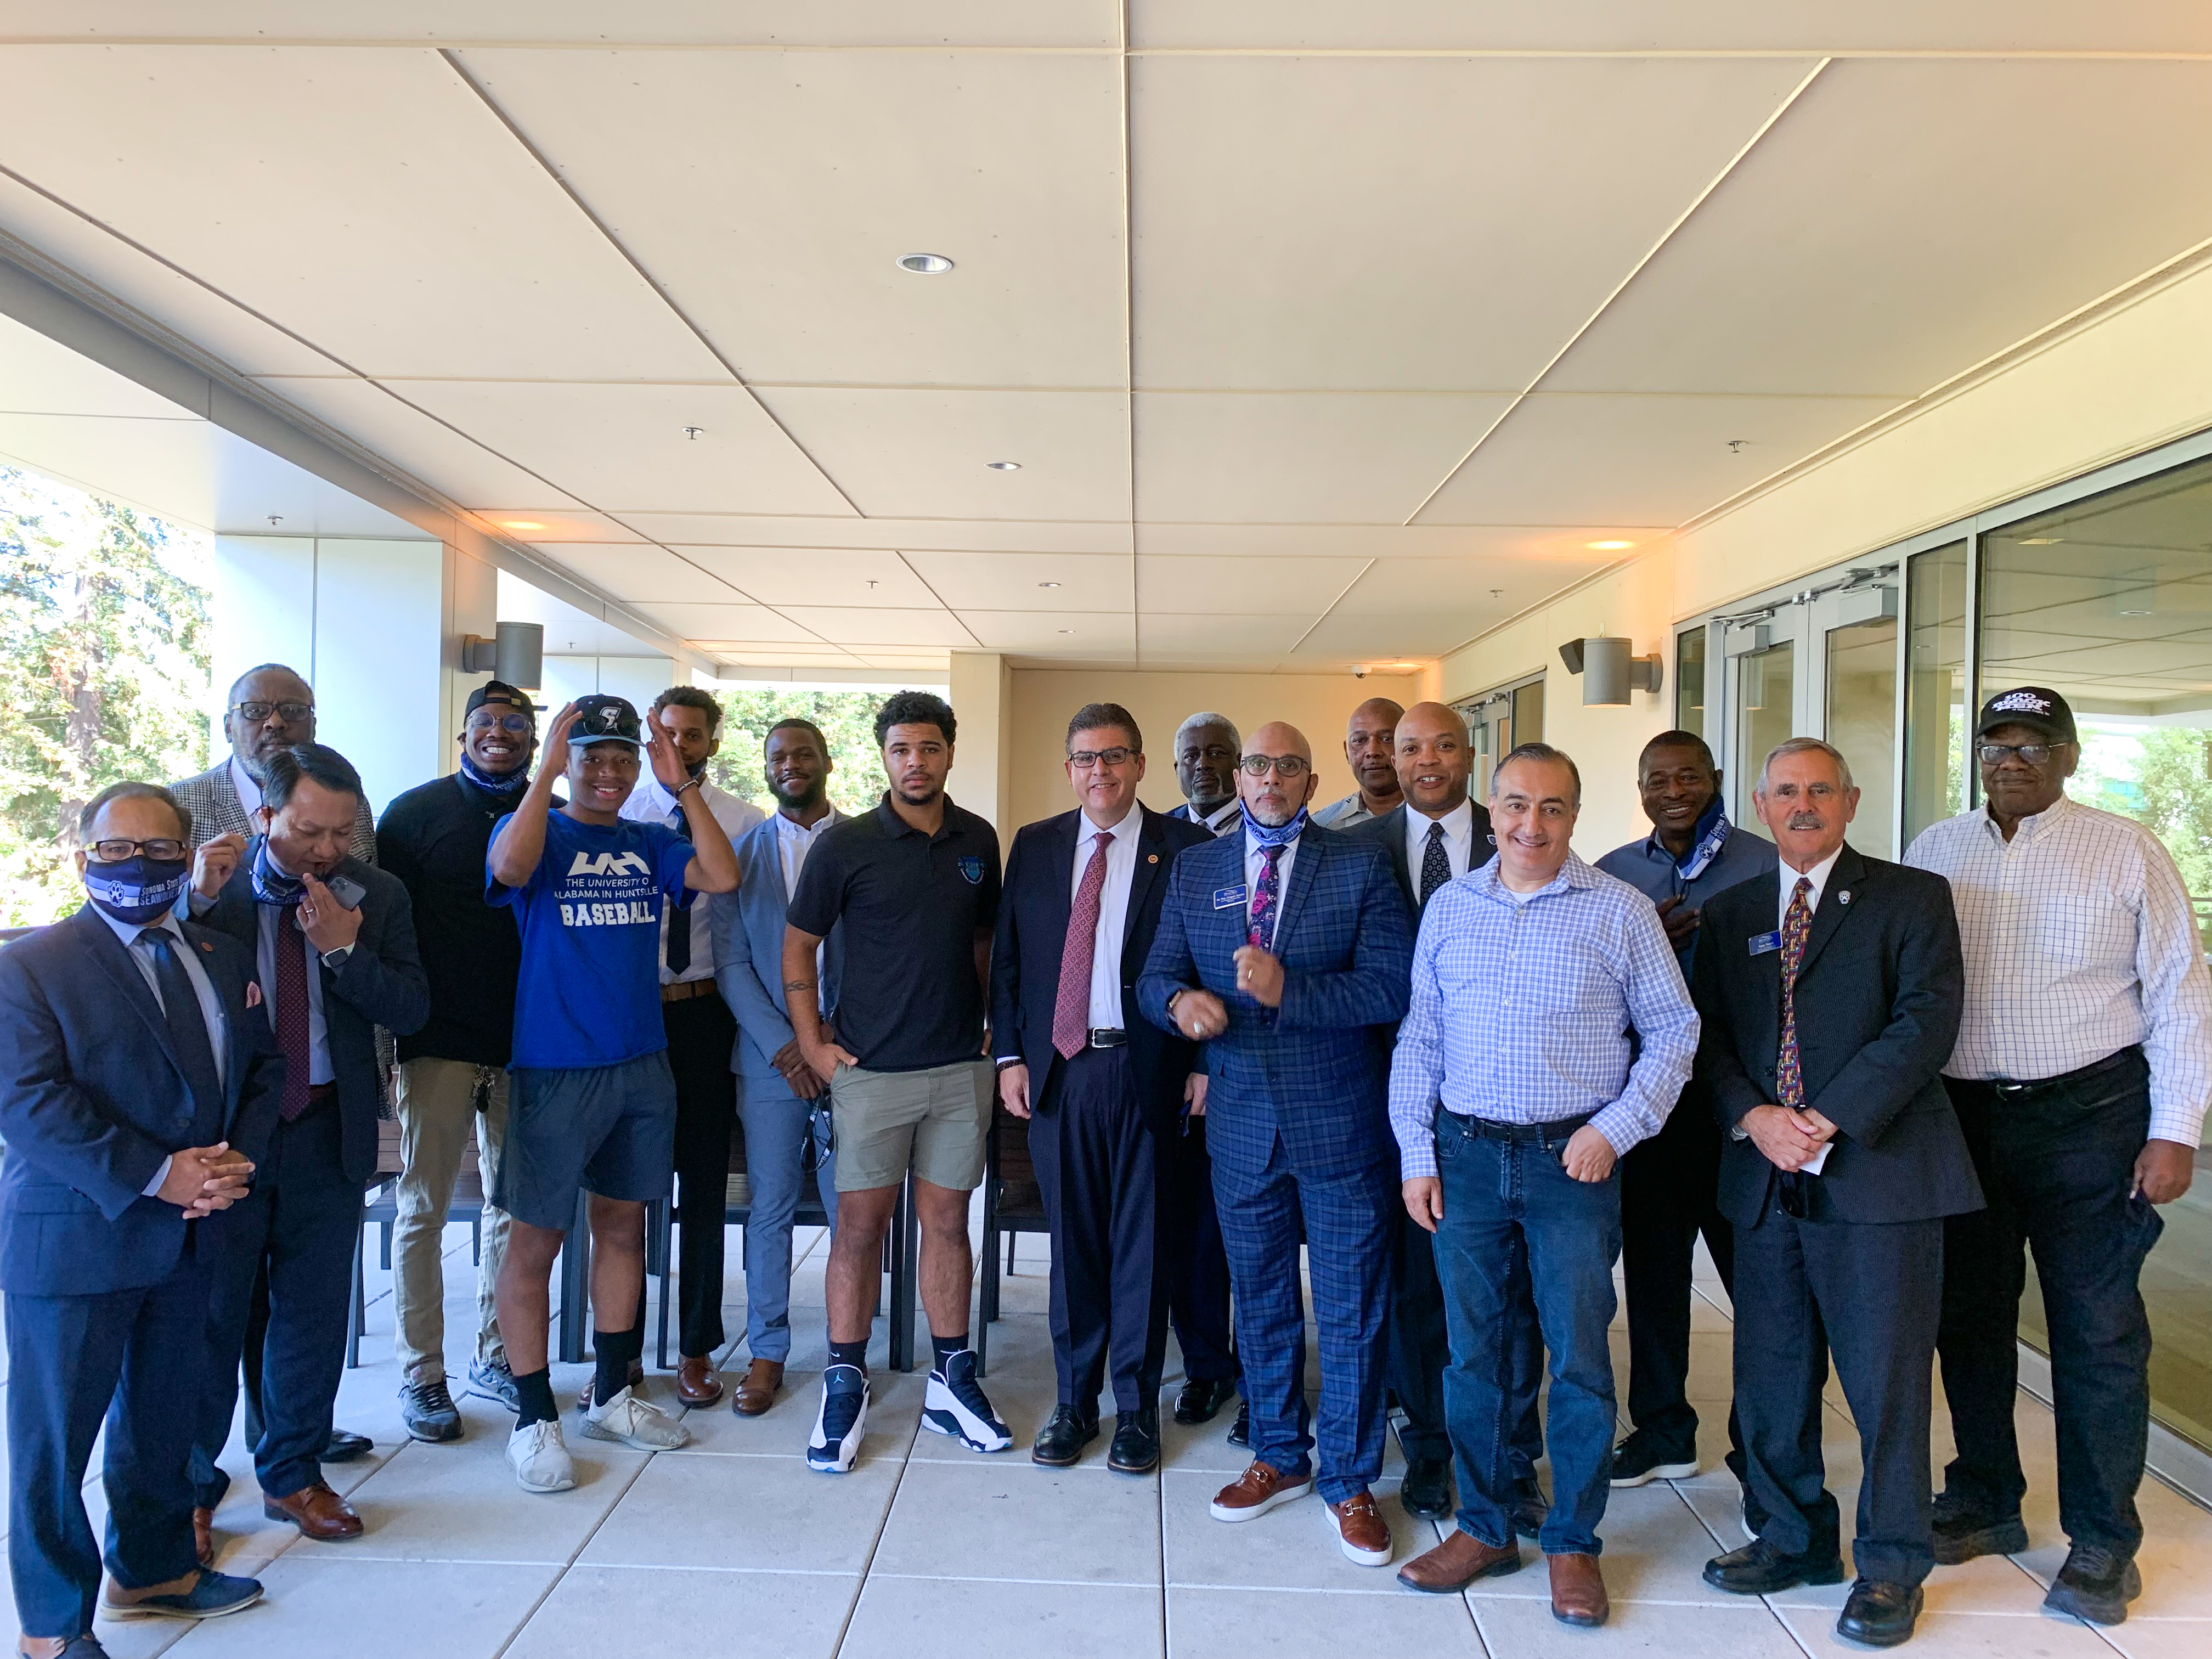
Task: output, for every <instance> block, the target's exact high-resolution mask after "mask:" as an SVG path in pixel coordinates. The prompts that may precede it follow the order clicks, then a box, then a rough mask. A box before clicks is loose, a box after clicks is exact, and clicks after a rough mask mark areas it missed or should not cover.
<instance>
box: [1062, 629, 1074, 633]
mask: <svg viewBox="0 0 2212 1659" xmlns="http://www.w3.org/2000/svg"><path fill="white" fill-rule="evenodd" d="M1074 631H1075V630H1074V629H1072V628H1063V629H1060V632H1061V633H1063V634H1073V632H1074Z"/></svg>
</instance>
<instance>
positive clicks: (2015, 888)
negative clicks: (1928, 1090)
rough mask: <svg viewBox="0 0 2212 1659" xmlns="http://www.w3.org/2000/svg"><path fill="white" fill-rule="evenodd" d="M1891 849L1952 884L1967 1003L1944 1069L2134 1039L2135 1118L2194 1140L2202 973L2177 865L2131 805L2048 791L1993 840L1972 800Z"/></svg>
mask: <svg viewBox="0 0 2212 1659" xmlns="http://www.w3.org/2000/svg"><path fill="white" fill-rule="evenodd" d="M1905 862H1906V863H1907V864H1910V865H1913V866H1917V867H1918V868H1920V869H1923V870H1932V871H1934V872H1936V874H1937V875H1939V876H1942V878H1944V879H1945V880H1947V881H1948V882H1949V883H1950V884H1951V902H1952V904H1953V906H1954V908H1956V909H1957V911H1958V914H1959V939H1960V945H1961V946H1962V948H1963V949H1964V951H1965V954H1966V1013H1965V1017H1964V1018H1962V1019H1961V1020H1960V1024H1959V1042H1958V1045H1957V1047H1955V1048H1953V1050H1952V1051H1951V1059H1950V1062H1949V1063H1948V1065H1946V1066H1944V1067H1943V1071H1944V1073H1945V1075H1947V1076H1949V1077H1955V1078H1966V1079H1978V1080H1982V1081H1989V1080H1991V1079H1997V1080H2002V1081H2007V1082H2015V1083H2029V1082H2035V1081H2038V1080H2039V1079H2045V1078H2052V1077H2063V1075H2065V1073H2068V1072H2075V1071H2079V1070H2080V1069H2081V1067H2082V1066H2093V1065H2094V1064H2096V1062H2097V1061H2099V1060H2103V1059H2105V1058H2106V1057H2107V1056H2108V1055H2111V1054H2117V1053H2118V1052H2119V1051H2120V1050H2121V1049H2123V1048H2129V1047H2131V1046H2133V1045H2134V1044H2136V1043H2141V1044H2142V1049H2143V1056H2144V1058H2145V1059H2146V1060H2148V1061H2149V1062H2150V1133H2151V1136H2152V1138H2153V1139H2158V1140H2172V1141H2178V1142H2179V1143H2180V1144H2181V1145H2182V1146H2196V1145H2197V1142H2198V1140H2199V1139H2201V1137H2202V1136H2203V1129H2204V1108H2205V1103H2206V1101H2207V1099H2208V1097H2212V976H2208V975H2207V974H2206V972H2205V967H2204V949H2203V944H2202V942H2201V941H2200V940H2199V939H2198V937H2197V926H2196V922H2195V920H2194V918H2193V917H2192V915H2191V911H2190V905H2189V895H2188V891H2187V890H2186V889H2185V887H2184V886H2183V885H2182V881H2181V872H2179V870H2177V869H2175V868H2174V865H2173V858H2172V854H2169V853H2168V852H2167V851H2166V848H2165V847H2164V846H2163V845H2162V844H2160V842H2159V840H2158V838H2157V837H2156V836H2154V835H2152V834H2151V833H2150V831H2149V830H2148V829H2144V828H2143V826H2142V825H2141V824H2139V823H2136V821H2135V820H2134V819H2132V818H2125V817H2120V816H2119V815H2118V814H2117V813H2113V812H2100V811H2098V810H2097V809H2096V808H2094V807H2092V806H2083V805H2081V804H2080V803H2079V802H2076V801H2073V800H2069V799H2067V798H2066V797H2064V796H2063V795H2062V796H2061V797H2059V799H2057V801H2056V802H2055V803H2054V804H2053V805H2051V806H2050V807H2049V808H2048V809H2047V810H2045V811H2041V812H2038V813H2035V814H2033V816H2031V817H2024V818H2022V819H2021V821H2020V823H2019V824H2018V826H2017V827H2016V828H2015V829H2014V831H2013V838H2012V839H2011V840H2010V841H2007V840H2006V839H2005V838H2004V833H2003V831H2002V830H2001V829H1998V828H1997V825H1996V821H1995V820H1994V819H1992V818H1991V817H1990V816H1989V813H1988V811H1986V810H1984V809H1982V808H1977V809H1976V810H1975V811H1972V812H1965V813H1961V814H1960V816H1958V817H1952V818H1946V819H1944V820H1943V821H1942V823H1935V824H1931V825H1929V827H1928V828H1927V829H1923V831H1921V833H1920V835H1919V836H1917V838H1916V839H1915V840H1914V842H1913V843H1912V845H1911V848H1908V849H1907V850H1906V852H1905Z"/></svg>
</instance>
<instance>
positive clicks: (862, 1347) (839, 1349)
mask: <svg viewBox="0 0 2212 1659" xmlns="http://www.w3.org/2000/svg"><path fill="white" fill-rule="evenodd" d="M829 1363H830V1364H833V1365H854V1366H857V1367H859V1368H860V1370H867V1369H868V1339H867V1338H866V1337H865V1336H864V1337H862V1338H861V1339H860V1340H859V1341H858V1342H832V1343H831V1344H830V1345H829Z"/></svg>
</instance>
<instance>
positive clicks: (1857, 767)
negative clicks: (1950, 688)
mask: <svg viewBox="0 0 2212 1659" xmlns="http://www.w3.org/2000/svg"><path fill="white" fill-rule="evenodd" d="M1826 712H1827V733H1828V741H1829V742H1830V743H1832V744H1835V745H1836V747H1837V748H1838V749H1840V750H1843V751H1844V757H1845V758H1846V759H1848V760H1849V761H1850V763H1851V781H1852V782H1853V783H1855V784H1857V786H1858V789H1859V810H1858V816H1857V817H1855V818H1853V819H1852V820H1851V828H1850V837H1849V839H1850V844H1851V845H1852V846H1853V847H1856V848H1858V850H1859V851H1860V852H1862V853H1867V854H1872V855H1873V856H1874V857H1875V858H1878V859H1893V858H1895V857H1896V856H1897V849H1896V848H1895V846H1894V844H1893V836H1895V835H1896V832H1897V823H1896V813H1895V811H1894V807H1895V802H1896V787H1897V785H1896V778H1895V772H1896V764H1895V763H1896V757H1897V618H1896V617H1877V618H1875V620H1874V621H1872V622H1863V623H1852V624H1851V625H1850V627H1848V628H1832V629H1829V630H1828V685H1827V711H1826Z"/></svg>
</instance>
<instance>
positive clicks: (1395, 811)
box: [1291, 800, 1498, 927]
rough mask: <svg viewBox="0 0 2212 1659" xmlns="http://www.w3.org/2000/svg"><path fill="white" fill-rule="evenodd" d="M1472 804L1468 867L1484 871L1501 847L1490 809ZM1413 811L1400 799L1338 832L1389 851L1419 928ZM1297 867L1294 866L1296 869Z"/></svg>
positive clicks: (1401, 889) (1419, 913) (1419, 873)
mask: <svg viewBox="0 0 2212 1659" xmlns="http://www.w3.org/2000/svg"><path fill="white" fill-rule="evenodd" d="M1468 806H1469V807H1470V808H1472V809H1473V817H1474V836H1473V839H1472V840H1471V841H1470V842H1468V849H1467V867H1468V869H1470V870H1480V869H1481V868H1482V866H1484V865H1486V864H1487V863H1489V862H1490V860H1492V859H1493V858H1495V857H1497V856H1498V848H1496V847H1494V846H1493V845H1492V843H1491V839H1490V809H1489V808H1488V807H1486V806H1485V805H1483V804H1482V803H1481V802H1480V801H1479V800H1471V801H1469V802H1468ZM1408 811H1412V809H1411V808H1410V807H1408V806H1407V805H1406V803H1405V802H1403V801H1400V802H1399V803H1398V804H1397V805H1395V806H1394V807H1392V808H1391V809H1390V810H1389V811H1387V812H1385V813H1384V814H1383V816H1382V817H1379V818H1362V819H1360V821H1359V822H1358V823H1354V824H1351V825H1348V826H1347V827H1346V828H1345V829H1340V830H1338V831H1337V834H1339V835H1340V836H1352V838H1353V839H1354V840H1355V841H1371V842H1374V843H1375V844H1376V846H1378V847H1380V848H1382V849H1383V851H1384V852H1385V853H1387V854H1389V857H1390V869H1391V871H1392V872H1393V873H1394V874H1395V875H1396V877H1397V878H1398V890H1399V891H1400V892H1401V893H1403V894H1404V895H1405V896H1406V908H1407V909H1408V910H1410V911H1412V912H1413V921H1414V923H1415V926H1416V927H1419V921H1420V916H1421V894H1420V876H1421V872H1419V871H1418V870H1416V869H1414V868H1413V866H1412V864H1411V863H1410V862H1409V861H1408V860H1407V853H1406V814H1407V812H1408ZM1421 833H1422V834H1423V835H1426V834H1428V831H1427V830H1425V829H1424V830H1423V831H1422V832H1421ZM1291 868H1292V869H1296V868H1297V866H1296V865H1293V866H1291Z"/></svg>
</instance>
